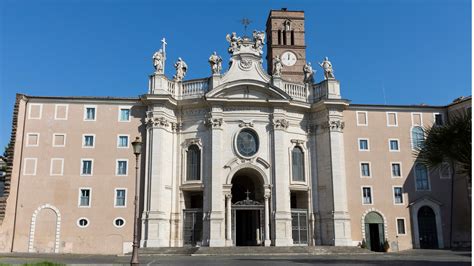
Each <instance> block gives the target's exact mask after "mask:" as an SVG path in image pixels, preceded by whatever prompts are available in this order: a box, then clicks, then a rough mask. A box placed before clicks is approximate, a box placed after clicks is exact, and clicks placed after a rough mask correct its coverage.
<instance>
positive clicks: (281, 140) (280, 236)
mask: <svg viewBox="0 0 474 266" xmlns="http://www.w3.org/2000/svg"><path fill="white" fill-rule="evenodd" d="M272 124H273V147H274V149H275V150H274V162H273V166H274V167H273V176H274V195H277V196H276V197H274V204H275V226H274V229H273V230H275V238H274V245H275V246H292V245H293V238H292V231H291V206H290V187H289V186H290V179H289V178H290V177H289V170H288V167H289V159H288V154H287V145H285V143H287V142H288V141H287V137H286V129H287V128H288V126H289V122H288V120H286V119H285V114H284V111H283V110H278V109H276V110H275V111H274V115H273V121H272Z"/></svg>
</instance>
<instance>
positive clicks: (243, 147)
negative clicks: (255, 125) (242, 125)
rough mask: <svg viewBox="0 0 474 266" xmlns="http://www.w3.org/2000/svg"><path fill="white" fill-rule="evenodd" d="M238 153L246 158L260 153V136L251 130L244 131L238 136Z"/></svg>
mask: <svg viewBox="0 0 474 266" xmlns="http://www.w3.org/2000/svg"><path fill="white" fill-rule="evenodd" d="M236 144H237V151H238V152H239V153H240V155H242V156H244V157H251V156H253V155H255V154H256V153H257V151H258V144H259V143H258V136H257V133H255V131H253V130H251V129H243V130H242V131H240V132H239V134H238V135H237V143H236Z"/></svg>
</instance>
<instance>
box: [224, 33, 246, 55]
mask: <svg viewBox="0 0 474 266" xmlns="http://www.w3.org/2000/svg"><path fill="white" fill-rule="evenodd" d="M225 38H226V40H227V41H228V42H229V43H230V47H229V49H228V51H229V53H230V54H233V53H234V52H235V51H237V50H238V49H239V46H240V43H241V42H242V38H240V37H237V33H235V32H232V34H227V35H226V36H225Z"/></svg>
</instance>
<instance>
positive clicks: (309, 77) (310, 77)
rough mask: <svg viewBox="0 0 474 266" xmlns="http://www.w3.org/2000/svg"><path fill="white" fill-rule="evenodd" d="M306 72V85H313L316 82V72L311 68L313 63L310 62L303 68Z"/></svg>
mask: <svg viewBox="0 0 474 266" xmlns="http://www.w3.org/2000/svg"><path fill="white" fill-rule="evenodd" d="M303 72H304V82H305V83H313V82H314V70H313V67H312V66H311V63H310V62H308V63H306V64H305V65H304V67H303Z"/></svg>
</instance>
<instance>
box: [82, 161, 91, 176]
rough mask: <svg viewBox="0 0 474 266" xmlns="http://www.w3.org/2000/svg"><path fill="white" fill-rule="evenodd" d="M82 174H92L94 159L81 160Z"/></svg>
mask: <svg viewBox="0 0 474 266" xmlns="http://www.w3.org/2000/svg"><path fill="white" fill-rule="evenodd" d="M81 175H92V160H91V159H82V160H81Z"/></svg>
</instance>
